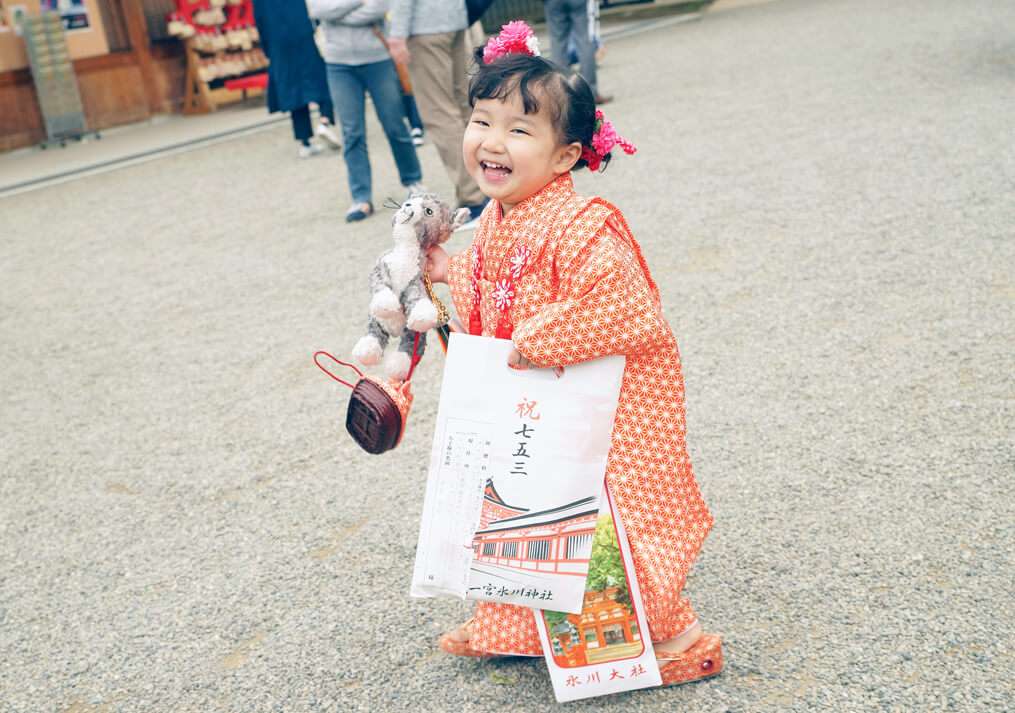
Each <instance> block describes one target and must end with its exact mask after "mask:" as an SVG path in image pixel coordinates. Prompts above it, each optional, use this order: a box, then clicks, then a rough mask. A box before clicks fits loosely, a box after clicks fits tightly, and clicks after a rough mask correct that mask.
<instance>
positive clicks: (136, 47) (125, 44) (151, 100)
mask: <svg viewBox="0 0 1015 713" xmlns="http://www.w3.org/2000/svg"><path fill="white" fill-rule="evenodd" d="M174 6H175V3H174V2H173V0H70V2H62V1H58V0H14V1H12V0H0V17H2V21H0V151H8V150H11V149H15V148H19V147H22V146H30V145H33V144H36V143H39V142H40V141H42V140H44V139H45V138H46V131H45V125H44V122H43V117H42V113H41V111H40V110H39V102H38V98H37V97H36V93H35V85H34V82H33V81H32V74H31V70H30V68H29V62H28V55H27V53H26V51H25V45H24V41H23V39H22V38H21V37H20V36H19V34H18V16H19V15H20V14H21V13H25V14H27V15H36V14H38V13H40V12H42V11H43V10H46V11H58V12H60V13H61V15H67V14H68V13H69V12H74V13H76V14H75V15H73V16H69V15H68V16H67V17H66V18H65V26H67V30H66V37H67V47H68V51H69V53H70V56H71V59H72V60H73V65H74V71H75V74H76V75H77V80H78V86H79V89H80V92H81V102H82V105H83V107H84V112H85V122H86V125H87V127H88V129H89V130H92V131H96V130H101V129H106V128H109V127H112V126H117V125H120V124H127V123H131V122H135V121H143V120H145V119H148V118H150V117H151V116H152V115H154V114H160V113H171V112H176V111H179V109H180V106H181V104H182V100H183V91H184V73H185V70H186V60H185V54H184V49H183V45H182V43H180V42H179V41H178V40H176V39H175V38H171V37H169V36H168V34H167V33H166V22H165V17H166V14H167V13H169V12H171V11H172V10H173V8H174Z"/></svg>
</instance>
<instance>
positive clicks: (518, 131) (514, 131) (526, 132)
mask: <svg viewBox="0 0 1015 713" xmlns="http://www.w3.org/2000/svg"><path fill="white" fill-rule="evenodd" d="M511 132H512V133H515V134H524V135H525V136H528V135H529V132H528V131H526V130H525V129H512V130H511Z"/></svg>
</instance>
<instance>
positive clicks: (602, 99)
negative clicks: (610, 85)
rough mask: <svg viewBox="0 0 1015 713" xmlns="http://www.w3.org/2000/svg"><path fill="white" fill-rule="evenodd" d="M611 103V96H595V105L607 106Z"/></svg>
mask: <svg viewBox="0 0 1015 713" xmlns="http://www.w3.org/2000/svg"><path fill="white" fill-rule="evenodd" d="M611 101H613V95H612V94H596V104H597V105H599V104H609V103H610V102H611Z"/></svg>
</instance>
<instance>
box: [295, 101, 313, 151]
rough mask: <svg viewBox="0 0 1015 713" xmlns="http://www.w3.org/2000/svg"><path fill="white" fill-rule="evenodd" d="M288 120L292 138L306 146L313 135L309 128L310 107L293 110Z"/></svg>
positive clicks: (311, 129)
mask: <svg viewBox="0 0 1015 713" xmlns="http://www.w3.org/2000/svg"><path fill="white" fill-rule="evenodd" d="M289 120H290V121H292V124H293V137H294V138H295V139H296V140H297V141H299V142H300V143H301V144H303V145H306V144H307V143H308V142H309V141H310V137H311V136H313V135H314V130H313V128H312V127H311V126H310V107H309V106H301V107H300V108H299V109H293V110H292V111H291V112H289Z"/></svg>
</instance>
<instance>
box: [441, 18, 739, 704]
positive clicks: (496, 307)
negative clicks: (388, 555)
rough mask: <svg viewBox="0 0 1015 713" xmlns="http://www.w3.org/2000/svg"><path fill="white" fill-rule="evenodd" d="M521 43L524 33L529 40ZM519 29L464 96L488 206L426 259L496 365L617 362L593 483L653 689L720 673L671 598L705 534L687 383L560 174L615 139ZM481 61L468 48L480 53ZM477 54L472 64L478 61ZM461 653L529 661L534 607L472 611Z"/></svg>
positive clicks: (618, 255) (687, 609)
mask: <svg viewBox="0 0 1015 713" xmlns="http://www.w3.org/2000/svg"><path fill="white" fill-rule="evenodd" d="M530 38H531V39H530ZM534 45H535V43H534V38H532V37H531V30H529V29H528V27H526V26H524V25H523V24H522V23H511V24H510V25H507V26H505V28H504V32H502V34H501V35H500V36H499V37H495V38H493V39H491V40H490V42H489V43H488V44H487V47H486V49H485V51H484V53H483V57H482V58H481V62H480V68H479V70H478V73H477V74H476V75H475V76H474V77H473V79H472V82H471V84H470V86H469V100H470V103H471V104H472V107H473V112H472V118H471V120H470V123H469V125H468V128H467V130H466V133H465V140H464V142H463V151H464V155H465V165H466V168H467V169H468V171H469V173H470V174H471V175H472V176H473V178H475V179H476V181H477V182H478V184H479V186H480V188H481V189H482V190H483V192H484V193H485V194H486V195H488V196H489V197H490V198H491V199H492V200H491V201H490V203H489V205H488V206H487V208H486V210H485V211H484V212H483V214H482V217H481V218H480V221H479V225H478V227H477V229H476V234H475V238H474V240H473V244H472V246H471V248H470V249H468V250H466V251H465V252H463V253H461V254H458V255H455V256H453V257H449V256H448V254H447V253H446V252H445V251H444V250H443V249H442V248H440V247H436V248H434V249H432V250H431V251H430V253H429V254H428V261H427V267H428V270H429V273H430V277H431V279H432V280H433V281H434V282H446V283H448V284H449V285H450V288H451V294H452V299H453V300H454V304H455V308H456V309H457V311H458V314H459V315H460V316H461V317H464V318H465V319H464V320H463V322H464V324H465V325H466V326H467V328H468V330H469V332H470V333H472V334H481V335H485V336H494V337H498V338H502V339H511V340H512V342H513V345H514V349H513V351H512V353H511V356H510V358H509V366H512V367H513V368H516V369H526V368H550V367H558V366H565V367H566V366H567V365H568V364H577V363H580V362H584V361H588V360H590V359H595V358H597V357H601V356H606V355H608V354H623V355H624V356H625V357H627V366H626V368H625V371H624V378H623V384H622V387H621V392H620V402H619V405H618V407H617V415H616V421H615V425H614V431H613V444H612V448H611V450H610V454H609V458H608V461H607V468H606V482H607V485H608V487H609V489H610V493H611V495H612V496H613V499H614V501H615V504H616V507H617V508H618V510H619V513H620V516H621V518H622V519H623V522H624V526H625V528H626V529H627V533H628V538H629V540H630V543H631V550H632V552H633V555H634V563H635V569H636V571H637V576H638V582H639V585H640V586H641V591H642V597H643V599H644V604H645V609H646V613H647V615H648V622H649V629H650V633H651V636H652V641H653V642H654V643H655V650H656V656H657V658H658V659H659V660H660V668H661V670H662V675H663V682H664V683H666V684H672V683H683V682H685V681H692V680H695V679H698V678H703V677H705V676H711V675H714V674H716V673H718V672H719V671H720V669H721V668H722V649H721V644H720V640H719V637H718V636H715V635H712V634H703V633H702V629H701V625H700V624H699V623H698V618H697V616H696V615H695V613H694V610H693V609H692V608H691V604H690V602H689V601H688V600H687V599H686V598H684V597H682V596H681V590H682V589H683V585H684V580H685V578H686V577H687V573H688V570H689V569H690V567H691V563H692V562H693V561H694V558H695V556H696V555H697V553H698V550H699V548H700V547H701V544H702V541H703V540H704V539H705V535H706V534H708V531H709V529H710V528H711V526H712V515H711V514H710V513H709V511H708V508H707V506H706V505H705V502H704V501H703V500H702V497H701V493H700V491H699V490H698V484H697V483H696V482H695V479H694V473H693V471H692V469H691V462H690V460H689V458H688V454H687V448H686V445H685V442H684V433H685V428H686V427H685V423H684V403H683V399H684V383H683V377H682V375H681V369H680V357H679V355H678V353H677V344H676V341H675V340H674V338H673V334H672V332H671V331H670V327H669V325H668V324H667V323H666V320H665V318H664V317H663V313H662V305H661V304H660V299H659V291H658V289H657V288H656V285H655V283H654V282H653V281H652V277H651V275H650V274H649V271H648V267H647V265H646V264H645V260H644V258H643V257H642V253H641V250H640V248H639V247H638V243H637V242H635V239H634V236H633V235H632V234H631V231H630V229H629V228H628V227H627V222H626V221H625V220H624V216H623V215H622V214H621V213H620V211H619V210H618V209H617V208H615V207H614V206H613V205H611V204H609V203H607V202H606V201H604V200H602V199H600V198H591V199H590V198H583V197H581V196H579V195H577V194H576V193H575V191H574V187H573V184H572V181H571V172H572V171H576V170H579V169H582V168H586V167H588V168H590V169H591V170H595V169H597V168H598V167H599V166H600V165H601V164H604V163H606V162H607V161H609V159H610V150H611V149H612V148H613V146H616V145H619V146H621V147H622V148H623V149H624V150H625V151H626V152H628V153H633V152H634V147H633V146H631V145H630V144H629V143H627V142H626V141H624V140H623V139H621V138H620V137H619V136H617V135H616V133H615V132H614V131H613V127H612V126H611V125H610V123H609V122H607V121H605V120H604V119H602V114H601V112H598V111H597V110H596V107H595V100H594V96H593V93H592V90H591V89H590V88H589V86H588V84H587V83H586V82H585V80H583V79H582V78H581V77H580V76H578V75H576V74H574V73H573V72H571V71H570V70H566V69H563V68H561V67H559V66H557V65H555V64H553V63H551V62H548V61H546V60H545V59H542V58H541V57H539V56H536V55H535V54H534V53H533V52H532V50H534V49H535V47H534ZM477 55H478V53H477ZM477 58H478V57H477ZM440 646H441V648H442V649H444V650H445V651H447V652H449V653H454V654H458V655H464V656H490V655H529V656H538V655H541V653H542V651H541V647H540V642H539V636H538V634H537V632H536V626H535V623H534V621H533V615H532V611H531V610H530V609H527V608H523V607H517V606H513V605H505V604H495V603H487V602H481V603H478V604H477V605H476V610H475V616H474V617H473V618H472V619H471V620H469V621H468V622H467V623H466V624H464V625H463V626H461V627H460V628H458V629H457V630H456V631H454V632H451V633H449V634H445V635H444V636H443V637H441V640H440Z"/></svg>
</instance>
